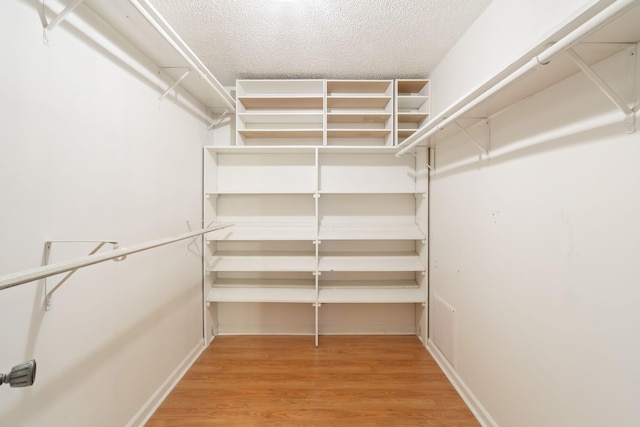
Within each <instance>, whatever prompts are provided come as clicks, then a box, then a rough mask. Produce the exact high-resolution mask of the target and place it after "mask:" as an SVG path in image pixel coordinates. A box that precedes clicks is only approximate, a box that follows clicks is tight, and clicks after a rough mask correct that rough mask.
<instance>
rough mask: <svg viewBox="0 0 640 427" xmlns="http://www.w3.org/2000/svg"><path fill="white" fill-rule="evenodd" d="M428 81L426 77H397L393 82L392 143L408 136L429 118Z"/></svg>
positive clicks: (396, 143) (429, 97) (396, 142)
mask: <svg viewBox="0 0 640 427" xmlns="http://www.w3.org/2000/svg"><path fill="white" fill-rule="evenodd" d="M430 90H431V86H430V82H429V80H427V79H398V80H396V82H395V103H394V117H395V122H394V129H395V136H394V143H395V145H398V144H399V143H401V142H402V141H404V140H405V139H406V138H408V137H410V136H411V135H413V133H415V131H416V130H418V129H419V128H420V127H421V126H423V125H424V124H425V123H426V122H427V121H429V118H430V109H431V107H430V105H431V95H430Z"/></svg>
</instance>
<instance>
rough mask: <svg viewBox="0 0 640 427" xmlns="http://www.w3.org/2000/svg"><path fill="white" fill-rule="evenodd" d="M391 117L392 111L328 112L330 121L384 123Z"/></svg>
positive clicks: (328, 120)
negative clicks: (366, 112)
mask: <svg viewBox="0 0 640 427" xmlns="http://www.w3.org/2000/svg"><path fill="white" fill-rule="evenodd" d="M390 118H391V113H371V114H364V113H327V122H328V123H382V124H385V123H387V121H388V120H389V119H390Z"/></svg>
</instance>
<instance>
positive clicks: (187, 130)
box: [0, 0, 206, 427]
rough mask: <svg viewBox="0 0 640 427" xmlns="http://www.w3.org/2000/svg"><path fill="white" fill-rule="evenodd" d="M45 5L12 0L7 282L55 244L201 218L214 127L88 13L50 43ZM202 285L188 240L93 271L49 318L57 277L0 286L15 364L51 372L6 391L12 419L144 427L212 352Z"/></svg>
mask: <svg viewBox="0 0 640 427" xmlns="http://www.w3.org/2000/svg"><path fill="white" fill-rule="evenodd" d="M46 4H47V6H48V7H51V8H53V9H54V10H56V11H59V10H61V9H62V6H61V5H60V4H59V3H56V2H53V1H47V2H46ZM41 8H42V2H40V1H35V0H34V1H10V2H7V1H3V2H0V32H1V34H2V37H0V52H2V53H1V55H2V66H1V67H0V81H1V82H2V84H1V85H0V123H1V125H0V142H1V147H2V148H1V151H0V275H4V274H9V273H14V272H17V271H20V270H24V269H28V268H32V267H37V266H39V265H41V263H42V257H43V243H44V241H45V240H48V239H116V240H119V241H120V242H121V244H122V245H123V246H127V245H131V244H137V243H142V242H145V241H149V240H154V239H157V238H162V237H167V236H170V235H174V234H179V233H183V232H186V231H187V227H186V223H185V221H186V220H199V219H200V217H201V168H200V167H199V165H200V164H201V158H202V151H201V147H202V145H203V144H204V143H205V140H206V126H205V125H204V124H203V123H201V122H200V121H199V120H198V119H196V118H195V116H193V115H192V114H191V113H188V112H187V110H185V109H183V108H181V107H179V106H177V105H176V104H175V103H174V102H173V101H171V100H165V101H164V102H162V103H160V102H159V101H158V95H159V94H160V93H162V91H163V90H164V88H166V84H164V83H162V82H160V81H158V80H157V70H156V68H155V66H154V65H152V64H150V63H148V62H146V60H145V59H144V58H143V57H141V56H139V55H136V54H135V52H134V51H133V50H132V49H131V48H130V47H129V46H128V45H127V44H126V43H124V42H122V41H121V40H120V39H119V37H118V36H117V35H115V34H114V33H111V32H110V31H109V29H108V28H105V27H104V25H103V24H102V23H101V22H100V21H99V20H96V19H95V17H92V16H93V15H92V14H91V13H90V12H88V11H87V9H86V8H85V7H84V6H80V7H79V8H78V9H77V12H74V13H73V14H72V15H71V17H70V21H69V22H70V23H71V24H73V25H69V24H67V23H65V24H63V25H61V26H60V27H58V28H57V29H56V30H55V31H54V32H53V33H52V34H51V36H50V45H49V46H48V47H47V46H45V45H44V44H43V41H42V25H41V21H40V16H39V11H40V10H41ZM87 22H89V24H90V25H87ZM75 25H78V26H82V27H91V26H93V27H96V28H99V29H100V30H99V31H96V30H92V31H89V32H88V33H86V34H85V33H84V32H83V31H84V30H83V31H77V30H75V29H74V26H75ZM84 250H86V246H85V247H78V248H73V249H72V250H70V251H69V252H68V253H67V255H69V256H82V255H85V254H86V252H82V251H84ZM54 251H55V248H54ZM58 253H62V252H54V255H56V254H58ZM201 280H202V279H201V263H200V259H199V258H198V257H196V256H193V255H190V254H187V251H186V243H178V244H174V245H171V246H165V247H163V248H159V249H156V250H153V251H151V252H145V253H140V254H135V255H131V256H130V257H129V258H128V259H127V260H126V261H124V262H121V263H113V262H108V263H103V264H100V265H96V266H93V267H88V268H86V269H83V270H81V271H79V272H78V273H76V275H75V276H73V277H72V278H71V279H70V280H69V281H68V282H67V283H66V284H65V285H64V286H63V287H62V288H61V289H60V290H59V291H58V292H57V293H56V295H55V297H54V301H53V308H52V310H51V311H49V312H45V311H44V310H43V301H44V284H43V281H39V282H34V283H30V284H27V285H23V286H21V287H19V288H12V289H9V290H5V291H2V292H0V336H1V337H2V346H1V350H0V369H2V370H3V371H6V370H8V369H10V367H11V366H13V365H14V364H17V363H19V362H21V361H23V360H26V359H30V358H36V359H37V363H38V370H37V376H36V383H35V385H34V386H33V387H31V388H25V389H11V388H9V387H8V386H2V387H0V420H1V421H0V423H1V424H2V425H6V426H89V425H90V426H104V427H113V426H123V425H126V424H127V423H130V422H131V423H133V424H134V425H135V424H136V423H138V422H140V421H141V420H142V418H143V417H144V416H145V415H146V413H144V412H141V413H138V411H139V410H140V408H142V407H143V406H144V405H145V404H146V403H147V402H149V403H150V404H153V403H154V402H155V401H154V393H156V392H157V391H158V390H162V386H163V385H165V386H166V384H164V383H165V381H167V380H171V379H174V378H173V377H172V372H173V371H174V370H175V369H177V368H180V367H183V364H184V363H186V362H188V361H189V360H190V357H192V356H193V355H194V354H197V353H198V351H200V349H201V348H202V347H201V346H202V320H201V319H202V305H201V292H202V289H201V286H202V285H201V283H202V282H201ZM155 397H157V396H155ZM147 409H148V408H147ZM137 413H138V414H137ZM136 414H137V415H136Z"/></svg>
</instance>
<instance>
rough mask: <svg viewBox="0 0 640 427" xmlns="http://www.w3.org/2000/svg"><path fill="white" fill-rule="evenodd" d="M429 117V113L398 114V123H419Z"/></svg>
mask: <svg viewBox="0 0 640 427" xmlns="http://www.w3.org/2000/svg"><path fill="white" fill-rule="evenodd" d="M427 117H429V114H427V113H398V123H419V122H421V121H423V120H425V119H426V118H427Z"/></svg>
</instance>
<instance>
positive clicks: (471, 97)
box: [396, 0, 640, 156]
mask: <svg viewBox="0 0 640 427" xmlns="http://www.w3.org/2000/svg"><path fill="white" fill-rule="evenodd" d="M638 4H640V1H639V0H618V1H615V2H613V3H612V4H611V5H610V6H608V7H607V8H606V9H604V10H602V11H601V12H600V13H598V14H597V15H595V16H593V17H591V18H590V19H588V20H586V21H584V17H583V15H580V17H578V18H576V19H574V20H573V21H572V22H570V23H569V24H567V25H566V26H565V27H564V29H570V30H571V32H570V33H568V34H567V35H565V36H564V37H561V38H560V39H559V40H558V41H557V42H555V43H554V44H553V45H551V46H548V47H547V48H546V49H545V50H544V51H542V52H541V53H537V52H539V50H540V49H542V48H543V47H544V46H543V45H547V44H548V41H547V40H548V39H547V40H545V41H543V42H542V43H540V44H538V45H537V46H536V47H535V48H533V49H531V50H529V52H528V53H527V54H525V55H523V56H522V57H520V58H519V59H518V60H516V61H514V62H513V63H512V64H511V65H509V66H507V67H506V68H505V69H504V70H503V71H501V72H500V73H498V74H497V75H496V76H494V77H493V78H492V79H490V80H489V81H487V82H485V83H484V84H482V85H481V86H480V87H478V88H476V89H475V90H473V91H471V92H470V93H469V94H467V95H466V96H464V97H462V98H461V99H459V100H458V101H456V102H454V103H453V104H452V105H451V106H449V108H447V109H446V110H444V111H443V112H442V113H440V114H438V116H436V117H435V118H434V119H433V120H431V121H429V122H428V123H427V124H425V125H424V126H423V127H422V128H420V129H418V130H417V131H416V132H415V133H414V134H413V135H411V136H410V137H409V138H407V139H406V140H404V141H403V142H402V143H401V144H400V145H398V152H397V153H396V156H401V155H403V154H406V153H407V152H408V151H410V150H411V149H413V148H414V147H416V146H417V145H418V144H421V143H422V142H424V141H425V140H427V139H428V138H429V137H430V136H431V135H433V134H434V133H436V132H438V131H439V130H442V129H444V128H445V127H446V126H448V125H449V124H451V123H452V122H454V121H455V120H456V119H458V118H460V117H461V116H462V115H464V114H465V113H467V112H468V111H470V110H471V109H472V108H474V107H476V106H477V105H479V104H480V103H482V102H483V101H485V100H486V99H488V98H489V97H491V96H493V95H494V94H495V93H497V92H499V91H500V90H502V89H504V88H505V87H507V86H509V85H511V84H512V83H514V82H515V81H517V80H518V79H520V78H522V77H523V76H525V75H526V74H528V73H530V72H532V71H534V70H535V69H537V68H538V67H540V66H541V65H543V64H546V63H547V62H549V60H551V58H552V57H553V56H555V55H557V54H558V53H560V52H563V51H564V50H566V49H568V48H570V47H571V46H573V45H575V44H576V43H578V42H579V41H580V40H582V39H583V38H585V37H586V36H588V35H589V34H591V33H592V32H593V31H595V30H597V29H598V28H600V27H601V26H603V25H604V24H606V23H608V22H610V21H612V20H613V19H615V18H617V17H618V16H620V15H621V14H623V13H625V12H627V11H628V10H629V9H631V8H632V7H635V6H637V5H638ZM523 62H524V64H523ZM521 64H522V65H521ZM518 66H519V67H518ZM516 67H518V68H516Z"/></svg>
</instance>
